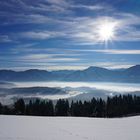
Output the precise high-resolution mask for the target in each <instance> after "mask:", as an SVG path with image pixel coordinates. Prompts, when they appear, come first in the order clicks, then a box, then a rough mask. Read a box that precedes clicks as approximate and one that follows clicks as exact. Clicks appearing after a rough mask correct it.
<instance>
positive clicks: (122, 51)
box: [81, 49, 140, 55]
mask: <svg viewBox="0 0 140 140" xmlns="http://www.w3.org/2000/svg"><path fill="white" fill-rule="evenodd" d="M81 51H84V52H98V53H105V54H117V55H118V54H123V55H125V54H130V55H136V54H137V55H140V50H115V49H106V50H92V49H90V50H81Z"/></svg>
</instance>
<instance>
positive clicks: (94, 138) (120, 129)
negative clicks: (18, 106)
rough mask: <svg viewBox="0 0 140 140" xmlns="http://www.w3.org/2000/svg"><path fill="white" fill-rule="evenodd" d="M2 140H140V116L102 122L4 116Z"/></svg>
mask: <svg viewBox="0 0 140 140" xmlns="http://www.w3.org/2000/svg"><path fill="white" fill-rule="evenodd" d="M0 140H140V116H137V117H129V118H117V119H101V118H75V117H25V116H3V115H2V116H0Z"/></svg>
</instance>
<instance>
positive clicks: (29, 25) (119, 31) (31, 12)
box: [0, 0, 140, 70]
mask: <svg viewBox="0 0 140 140" xmlns="http://www.w3.org/2000/svg"><path fill="white" fill-rule="evenodd" d="M139 7H140V0H116V1H113V0H1V1H0V69H13V70H26V69H46V70H58V69H84V68H87V67H89V66H100V67H106V68H126V67H130V66H132V65H136V64H140V8H139ZM106 22H107V26H108V25H109V28H110V27H112V29H111V35H109V36H110V37H109V38H108V39H107V40H104V39H103V37H104V34H103V35H102V29H101V27H102V26H103V28H104V25H105V24H106ZM100 30H101V31H100ZM107 30H108V27H107ZM100 32H101V33H100ZM112 34H113V35H112ZM105 35H106V34H105Z"/></svg>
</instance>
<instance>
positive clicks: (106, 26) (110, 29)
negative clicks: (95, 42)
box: [97, 21, 116, 42]
mask: <svg viewBox="0 0 140 140" xmlns="http://www.w3.org/2000/svg"><path fill="white" fill-rule="evenodd" d="M115 28H116V23H115V22H110V21H104V22H102V23H101V24H99V26H98V30H97V32H98V38H99V40H100V41H104V42H108V41H109V40H112V39H114V38H115V31H116V30H115Z"/></svg>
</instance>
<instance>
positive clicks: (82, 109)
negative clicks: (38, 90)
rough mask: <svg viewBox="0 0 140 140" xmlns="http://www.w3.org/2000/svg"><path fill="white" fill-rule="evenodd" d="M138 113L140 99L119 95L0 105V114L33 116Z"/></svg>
mask: <svg viewBox="0 0 140 140" xmlns="http://www.w3.org/2000/svg"><path fill="white" fill-rule="evenodd" d="M139 113H140V97H139V96H132V95H123V96H122V95H120V96H114V97H112V98H111V97H108V98H107V100H103V99H101V98H100V99H96V98H93V99H92V100H91V101H84V102H82V101H76V102H73V101H72V102H71V103H69V102H68V100H62V99H60V100H58V101H57V102H56V104H55V105H54V104H53V102H52V101H46V100H39V99H37V100H36V101H30V102H29V103H28V104H25V102H24V100H23V99H19V100H17V101H16V102H15V103H14V105H13V106H10V107H9V106H3V105H2V104H0V114H10V115H11V114H12V115H14V114H16V115H34V116H83V117H121V116H127V115H136V114H139Z"/></svg>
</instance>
